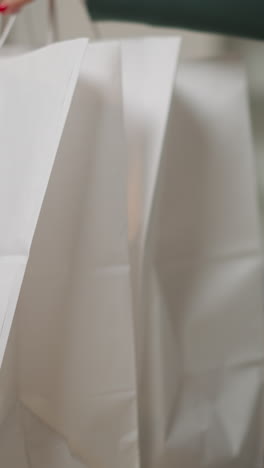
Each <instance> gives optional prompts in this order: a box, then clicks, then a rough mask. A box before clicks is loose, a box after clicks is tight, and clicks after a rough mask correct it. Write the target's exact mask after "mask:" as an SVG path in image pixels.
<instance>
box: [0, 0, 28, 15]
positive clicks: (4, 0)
mask: <svg viewBox="0 0 264 468" xmlns="http://www.w3.org/2000/svg"><path fill="white" fill-rule="evenodd" d="M31 1H32V0H0V13H2V14H4V15H12V14H14V13H17V12H18V11H19V10H20V8H22V7H23V6H25V5H27V4H28V3H30V2H31Z"/></svg>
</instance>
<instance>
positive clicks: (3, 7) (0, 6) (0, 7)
mask: <svg viewBox="0 0 264 468" xmlns="http://www.w3.org/2000/svg"><path fill="white" fill-rule="evenodd" d="M7 8H8V6H7V5H5V4H4V3H2V4H1V5H0V13H4V12H5V11H6V10H7Z"/></svg>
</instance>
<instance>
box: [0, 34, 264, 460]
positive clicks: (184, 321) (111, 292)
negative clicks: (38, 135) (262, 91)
mask: <svg viewBox="0 0 264 468" xmlns="http://www.w3.org/2000/svg"><path fill="white" fill-rule="evenodd" d="M179 45H180V43H179V41H178V40H177V39H156V40H152V39H150V40H138V41H125V42H123V43H122V44H121V47H120V45H119V44H117V43H103V44H96V45H91V46H89V47H88V49H87V52H86V54H85V57H84V59H83V65H82V69H81V75H80V79H79V82H78V85H77V90H76V93H75V97H74V101H73V104H72V107H71V109H70V113H69V117H68V121H67V124H66V126H65V129H64V132H63V136H62V140H61V144H60V147H59V151H58V155H57V159H56V162H55V167H54V170H53V173H52V177H51V181H50V184H49V188H48V191H47V195H46V198H45V201H44V204H43V207H42V211H41V216H40V219H39V223H38V226H37V230H36V234H35V238H34V241H33V245H32V249H31V255H30V262H29V264H28V269H27V273H26V278H25V281H24V284H23V288H22V293H21V297H20V301H19V307H18V310H17V319H18V320H17V323H16V325H17V327H16V332H17V333H16V335H15V334H14V336H13V337H11V340H10V343H9V349H8V352H7V354H6V358H5V360H4V365H3V369H2V380H3V382H2V387H3V389H4V391H3V393H2V395H4V396H6V398H5V400H4V401H5V405H4V408H5V412H3V415H4V416H5V423H4V424H2V428H1V429H2V436H0V465H1V466H2V465H3V466H5V467H6V468H11V467H12V468H21V467H23V468H30V467H31V466H34V468H46V467H47V466H48V467H49V468H96V467H100V468H117V467H118V468H119V467H120V468H143V467H144V468H174V467H175V466H178V465H179V466H181V467H183V466H184V467H186V468H189V467H190V468H193V467H194V466H195V467H196V466H199V467H201V468H204V467H206V468H208V467H209V468H237V467H239V468H252V467H257V466H258V462H259V460H260V456H261V437H262V429H261V412H260V406H259V401H260V397H261V387H262V366H261V363H262V358H263V345H262V342H261V335H262V325H263V324H262V307H263V304H262V298H261V274H260V271H261V266H262V265H261V255H260V242H259V237H258V222H257V221H258V216H257V211H256V199H255V186H254V169H253V164H252V148H251V142H250V128H249V121H248V109H247V105H246V90H245V82H244V76H243V72H242V71H241V70H240V68H239V67H238V66H237V65H236V64H234V63H233V62H232V63H230V64H228V63H225V64H224V63H222V62H220V63H218V64H217V63H214V62H212V63H211V64H203V63H201V64H199V63H196V64H192V65H191V64H190V65H188V66H186V65H185V66H183V65H181V67H180V73H179V76H178V78H177V79H176V87H175V89H174V91H173V85H174V77H175V68H176V64H177V59H178V53H179ZM121 71H122V74H121ZM216 89H217V93H216V92H215V90H216ZM172 91H173V92H172ZM122 101H123V102H122ZM122 105H123V111H122ZM127 194H128V204H127ZM12 344H14V345H15V346H16V349H15V348H14V346H12ZM16 350H17V360H15V359H14V356H16ZM135 357H136V359H135ZM10 369H13V372H10V371H9V370H10ZM0 383H1V382H0ZM15 401H16V405H15V404H14V402H15ZM7 403H8V405H7ZM7 407H8V410H9V411H8V413H7V411H6V408H7ZM138 435H139V437H138ZM23 463H24V465H23Z"/></svg>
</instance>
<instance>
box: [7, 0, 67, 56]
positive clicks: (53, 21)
mask: <svg viewBox="0 0 264 468" xmlns="http://www.w3.org/2000/svg"><path fill="white" fill-rule="evenodd" d="M16 19H17V15H11V16H10V17H9V18H8V20H7V21H5V22H4V24H3V27H2V30H1V35H0V49H1V48H2V47H3V46H4V45H5V43H6V41H7V39H8V37H9V34H10V32H11V30H12V28H13V26H14V24H15V21H16ZM58 39H59V34H58V22H57V8H56V0H48V34H47V43H48V44H51V43H53V42H56V41H58Z"/></svg>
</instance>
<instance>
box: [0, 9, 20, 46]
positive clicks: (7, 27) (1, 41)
mask: <svg viewBox="0 0 264 468" xmlns="http://www.w3.org/2000/svg"><path fill="white" fill-rule="evenodd" d="M16 17H17V15H11V16H10V17H9V18H8V20H7V22H4V25H3V27H2V31H1V36H0V49H1V48H2V47H3V45H5V43H6V40H7V38H8V36H9V34H10V32H11V30H12V28H13V26H14V24H15V21H16Z"/></svg>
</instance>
